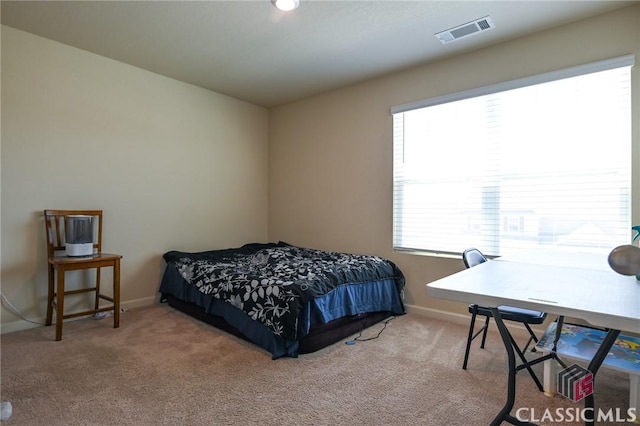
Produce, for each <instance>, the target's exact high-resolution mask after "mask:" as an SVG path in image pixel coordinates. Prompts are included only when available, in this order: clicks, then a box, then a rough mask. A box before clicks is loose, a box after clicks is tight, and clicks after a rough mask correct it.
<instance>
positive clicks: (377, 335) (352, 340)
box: [344, 316, 396, 345]
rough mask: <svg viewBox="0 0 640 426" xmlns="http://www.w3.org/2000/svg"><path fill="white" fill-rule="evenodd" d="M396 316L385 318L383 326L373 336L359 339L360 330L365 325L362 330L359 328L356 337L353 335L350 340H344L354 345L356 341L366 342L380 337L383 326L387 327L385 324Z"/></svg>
mask: <svg viewBox="0 0 640 426" xmlns="http://www.w3.org/2000/svg"><path fill="white" fill-rule="evenodd" d="M395 318H396V317H395V316H392V317H391V318H389V319H387V320H386V321H385V322H384V326H383V327H382V329H381V330H380V331H379V332H378V334H376V335H375V336H373V337H367V338H366V339H361V338H360V337H361V336H362V332H363V331H364V329H365V327H362V330H360V333H358V335H357V336H356V337H354V338H353V339H351V340H347V341H346V342H344V343H345V344H347V345H355V344H356V342H367V341H369V340H373V339H377V338H378V337H380V335H381V334H382V332H383V331H384V330H385V328H387V324H389V323H390V322H391V321H393V320H394V319H395Z"/></svg>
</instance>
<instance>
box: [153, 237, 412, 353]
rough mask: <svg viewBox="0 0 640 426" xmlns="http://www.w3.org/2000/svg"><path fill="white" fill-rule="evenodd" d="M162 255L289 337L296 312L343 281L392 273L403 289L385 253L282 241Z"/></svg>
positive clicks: (208, 290)
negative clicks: (309, 246)
mask: <svg viewBox="0 0 640 426" xmlns="http://www.w3.org/2000/svg"><path fill="white" fill-rule="evenodd" d="M164 258H165V260H166V261H167V262H173V263H174V264H175V266H176V268H177V269H178V271H180V274H181V275H182V277H183V278H184V279H185V281H187V282H188V283H189V284H190V285H192V286H195V287H196V288H197V289H198V290H199V291H200V292H202V293H204V294H207V295H211V296H213V297H216V298H218V299H221V300H224V301H226V302H227V303H230V304H232V305H234V306H235V307H237V308H239V309H241V310H243V311H244V312H245V313H246V314H247V315H249V316H250V317H251V318H252V319H253V320H256V321H260V322H261V323H263V324H264V325H265V326H267V327H268V328H269V329H270V330H271V331H272V332H273V333H274V334H276V335H278V336H281V337H283V338H285V339H289V340H295V339H296V333H297V328H298V314H299V312H300V310H301V309H302V308H303V307H304V305H305V304H306V302H308V301H309V300H310V299H311V298H313V297H317V296H322V295H325V294H327V293H328V292H330V291H331V290H333V289H334V288H336V287H338V286H341V285H348V284H355V283H363V282H371V281H377V280H387V279H393V280H395V282H396V286H397V288H398V291H402V289H403V288H404V283H405V281H404V276H403V275H402V272H401V271H400V270H399V269H398V268H397V266H396V265H395V264H394V263H392V262H390V261H388V260H386V259H383V258H380V257H377V256H365V255H355V254H346V253H336V252H327V251H321V250H314V249H307V248H300V247H295V246H290V245H288V244H286V243H273V244H271V243H270V244H247V245H245V246H243V247H241V248H238V249H227V250H214V251H208V252H199V253H186V252H178V251H171V252H167V253H165V255H164Z"/></svg>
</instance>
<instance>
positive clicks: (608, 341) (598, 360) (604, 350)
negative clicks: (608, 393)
mask: <svg viewBox="0 0 640 426" xmlns="http://www.w3.org/2000/svg"><path fill="white" fill-rule="evenodd" d="M619 334H620V330H609V331H608V332H607V335H606V336H605V337H604V340H603V341H602V344H601V345H600V347H599V348H598V351H597V352H596V354H595V355H594V357H593V359H592V360H591V362H590V363H589V367H587V368H588V370H589V371H590V372H591V374H593V382H594V383H593V384H594V387H595V381H596V374H597V373H598V369H599V368H600V366H601V365H602V363H603V362H604V359H605V358H606V357H607V355H608V354H609V351H610V350H611V347H612V346H613V344H614V343H615V341H616V339H617V338H618V335H619ZM584 407H585V410H587V413H585V415H588V413H592V416H591V420H587V421H585V422H584V424H585V425H588V426H593V425H594V424H595V423H594V421H595V417H596V414H597V413H596V411H595V408H594V401H593V394H591V395H589V396H587V397H585V399H584Z"/></svg>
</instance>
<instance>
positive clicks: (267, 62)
mask: <svg viewBox="0 0 640 426" xmlns="http://www.w3.org/2000/svg"><path fill="white" fill-rule="evenodd" d="M632 3H634V2H618V1H517V2H516V1H495V2H494V1H464V2H458V1H420V0H418V1H416V0H414V1H362V0H360V1H323V0H315V1H314V0H301V4H300V7H299V8H298V9H296V10H295V11H292V12H280V11H278V10H277V9H276V8H274V7H273V6H272V5H271V2H270V1H269V0H258V1H246V0H245V1H242V0H237V1H196V2H191V1H177V2H173V1H44V2H37V1H2V11H1V13H2V15H1V16H2V24H4V25H8V26H11V27H14V28H17V29H21V30H24V31H28V32H31V33H34V34H37V35H40V36H43V37H47V38H50V39H53V40H57V41H59V42H62V43H65V44H68V45H71V46H75V47H78V48H80V49H84V50H87V51H90V52H94V53H97V54H99V55H103V56H106V57H109V58H113V59H116V60H118V61H122V62H125V63H127V64H131V65H134V66H137V67H140V68H143V69H146V70H149V71H153V72H156V73H159V74H162V75H165V76H168V77H172V78H175V79H177V80H181V81H185V82H188V83H192V84H194V85H197V86H201V87H204V88H207V89H211V90H214V91H216V92H219V93H222V94H225V95H229V96H232V97H234V98H238V99H242V100H245V101H248V102H251V103H254V104H257V105H262V106H266V107H271V106H276V105H280V104H283V103H287V102H291V101H295V100H298V99H301V98H304V97H307V96H310V95H313V94H317V93H320V92H323V91H327V90H331V89H334V88H338V87H341V86H345V85H349V84H352V83H355V82H359V81H363V80H367V79H370V78H373V77H377V76H380V75H384V74H387V73H390V72H394V71H398V70H400V69H405V68H409V67H412V66H416V65H419V64H423V63H427V62H430V61H434V60H438V59H442V58H444V57H446V56H450V55H455V54H459V53H462V52H464V51H468V50H472V49H477V48H481V47H484V46H488V45H491V44H495V43H499V42H502V41H505V40H508V39H512V38H516V37H520V36H522V35H525V34H530V33H533V32H536V31H540V30H543V29H547V28H551V27H554V26H558V25H562V24H565V23H568V22H571V21H575V20H579V19H583V18H586V17H589V16H593V15H597V14H599V13H603V12H605V11H608V10H612V9H615V8H619V7H622V6H626V5H628V4H632ZM487 15H490V16H491V18H492V19H493V22H494V23H495V29H492V30H489V31H484V32H482V33H480V34H479V35H477V36H473V37H468V38H464V39H460V40H457V41H455V42H453V43H450V44H447V45H442V44H441V43H440V42H439V41H438V40H437V39H436V38H435V37H434V34H435V33H436V32H439V31H442V30H446V29H448V28H451V27H455V26H457V25H461V24H464V23H467V22H470V21H473V20H475V19H477V18H481V17H484V16H487Z"/></svg>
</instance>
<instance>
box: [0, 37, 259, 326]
mask: <svg viewBox="0 0 640 426" xmlns="http://www.w3.org/2000/svg"><path fill="white" fill-rule="evenodd" d="M1 112H2V141H1V143H2V145H1V149H2V151H1V152H2V157H1V161H2V163H1V171H2V174H1V179H2V180H1V185H2V186H1V188H2V191H1V192H2V194H1V198H2V199H1V203H2V204H1V222H2V224H1V240H2V246H1V250H2V251H1V256H2V270H1V281H0V284H1V289H2V293H3V294H4V295H5V296H6V297H7V298H8V299H9V300H11V301H12V302H13V304H14V305H15V306H16V307H17V308H18V309H19V310H20V311H22V312H23V313H24V315H25V316H26V317H27V318H30V319H34V320H37V321H42V320H43V318H44V314H45V310H46V287H47V275H46V264H47V261H46V248H45V234H44V222H43V220H42V212H43V210H44V209H46V208H57V209H66V208H68V209H74V208H77V209H103V210H104V220H105V227H104V230H103V234H104V242H103V248H104V251H107V252H113V253H119V254H122V255H123V256H124V257H123V260H122V278H121V283H122V284H121V285H122V292H121V297H122V300H123V302H124V304H125V306H126V305H127V304H129V306H134V305H136V304H145V303H151V302H153V300H154V298H155V297H156V296H157V289H158V286H159V283H160V277H161V273H162V270H163V267H164V262H163V260H162V254H163V253H164V252H165V251H168V250H172V249H181V250H187V251H197V250H207V249H212V248H226V247H231V246H236V245H241V244H244V243H246V242H250V241H266V240H267V206H268V204H267V196H268V193H267V189H268V188H267V178H268V175H267V169H268V164H267V160H268V141H267V135H268V111H267V110H266V109H264V108H261V107H257V106H255V105H251V104H248V103H245V102H241V101H238V100H235V99H232V98H229V97H226V96H223V95H220V94H217V93H214V92H211V91H208V90H204V89H201V88H198V87H195V86H192V85H189V84H185V83H181V82H178V81H176V80H172V79H169V78H166V77H162V76H160V75H157V74H154V73H150V72H147V71H144V70H141V69H139V68H135V67H131V66H128V65H125V64H123V63H120V62H117V61H113V60H110V59H107V58H105V57H101V56H98V55H94V54H91V53H88V52H86V51H83V50H79V49H76V48H73V47H69V46H66V45H63V44H60V43H57V42H54V41H51V40H48V39H45V38H41V37H37V36H34V35H31V34H29V33H25V32H22V31H18V30H15V29H13V28H10V27H6V26H2V110H1ZM1 321H2V322H1V323H2V331H3V332H6V331H11V330H12V329H16V328H21V327H24V326H25V325H26V323H24V322H23V321H21V320H20V319H19V317H17V316H16V315H14V314H12V313H11V312H10V311H9V310H8V309H6V306H3V309H2V314H1Z"/></svg>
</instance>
